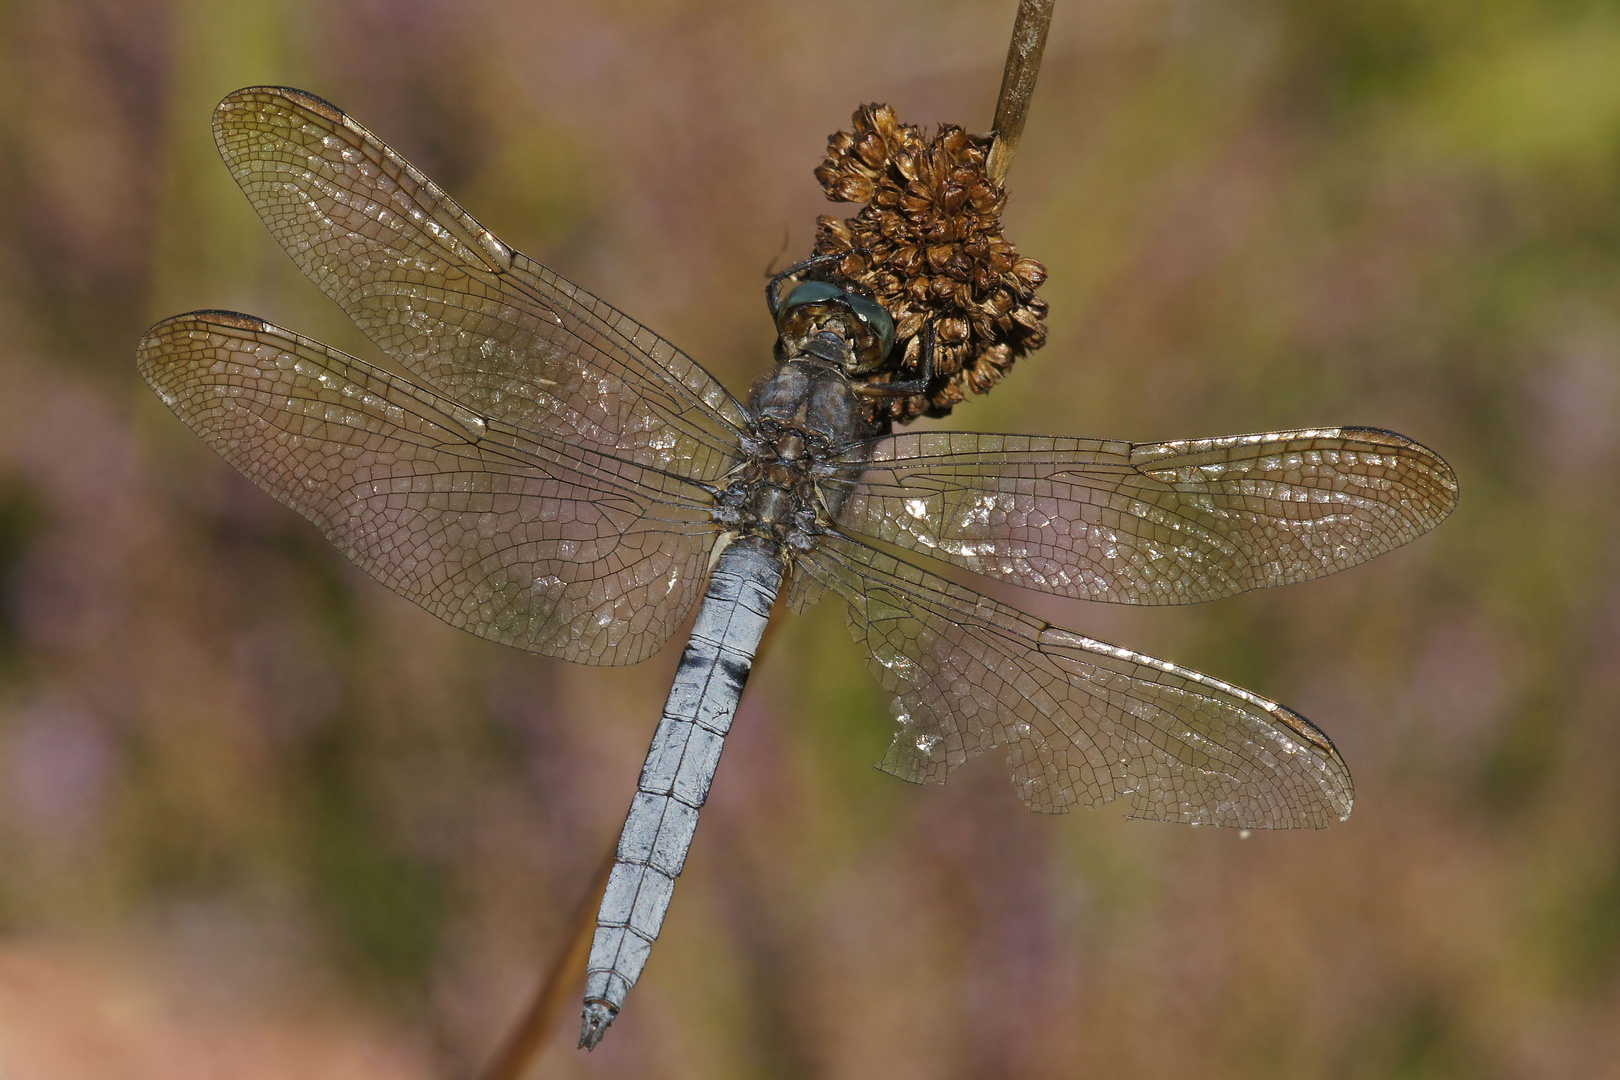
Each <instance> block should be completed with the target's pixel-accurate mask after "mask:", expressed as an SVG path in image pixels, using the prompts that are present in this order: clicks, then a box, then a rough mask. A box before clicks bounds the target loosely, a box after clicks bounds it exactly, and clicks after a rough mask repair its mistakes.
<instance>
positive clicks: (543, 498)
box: [137, 311, 715, 664]
mask: <svg viewBox="0 0 1620 1080" xmlns="http://www.w3.org/2000/svg"><path fill="white" fill-rule="evenodd" d="M137 363H138V365H139V368H140V372H141V375H142V377H144V378H145V379H146V381H147V382H148V383H150V384H151V386H152V389H153V390H155V391H157V394H158V396H159V397H160V398H162V399H163V401H164V403H165V404H167V405H168V406H169V408H171V409H173V410H174V412H175V414H176V415H177V416H179V417H180V419H182V420H184V421H185V422H186V424H187V425H189V426H190V427H191V429H192V430H193V431H195V432H196V433H197V434H198V435H199V436H201V437H202V439H203V440H204V441H205V442H207V443H208V445H209V446H211V447H213V448H214V449H215V450H216V451H218V452H219V454H220V455H221V456H222V457H224V458H225V460H226V461H228V462H230V463H231V464H232V465H234V466H235V467H236V468H237V469H238V470H240V471H241V472H242V473H243V474H244V475H246V476H247V477H248V478H249V479H250V480H252V481H253V482H254V483H255V484H257V485H259V487H261V488H263V489H264V490H265V491H267V492H269V493H270V494H271V495H273V496H275V498H277V499H279V500H280V501H281V502H283V503H285V504H286V505H288V506H290V507H292V508H293V509H294V510H296V511H298V512H299V513H300V514H303V515H304V516H305V517H307V518H309V519H310V520H311V521H313V522H314V523H315V524H316V525H318V526H319V527H320V529H321V531H322V532H324V533H325V534H326V536H327V538H328V539H330V540H331V541H332V542H333V543H334V544H336V545H337V546H338V547H339V548H341V549H342V550H343V551H344V552H345V553H346V554H347V555H348V556H349V557H350V558H352V559H353V560H354V561H355V562H356V563H358V564H359V565H360V566H361V567H362V568H363V569H364V570H365V571H366V572H367V573H368V574H370V575H371V576H372V577H374V578H376V579H377V580H378V581H380V582H382V583H383V584H384V585H387V586H388V587H389V588H391V589H393V590H394V591H395V592H397V593H399V594H400V595H401V596H404V597H407V598H409V599H410V600H413V601H415V602H416V603H418V604H420V605H421V606H422V607H424V608H426V609H427V610H428V611H430V612H432V613H433V614H435V615H437V616H439V617H440V618H441V619H444V620H445V621H446V622H448V623H450V624H452V625H453V626H458V627H461V628H462V629H465V630H470V631H472V632H473V633H475V634H477V635H479V636H480V637H485V638H489V639H490V640H492V641H499V642H502V643H504V644H508V645H516V646H518V647H519V648H523V649H528V650H531V651H533V652H539V653H545V654H547V655H549V656H559V657H562V658H564V659H568V660H574V661H578V662H581V663H590V664H628V663H633V662H635V661H637V660H640V659H643V658H645V657H646V656H648V655H650V654H651V653H652V652H653V651H654V650H656V649H657V648H658V646H659V645H661V644H662V643H663V642H664V641H665V640H666V639H667V638H668V637H669V635H670V633H671V632H672V631H673V630H674V629H675V627H676V626H677V625H679V623H680V621H681V619H682V617H683V616H684V615H685V614H686V612H687V610H688V609H689V608H690V607H691V605H692V602H693V601H694V600H695V599H696V598H697V595H698V592H699V589H700V588H701V585H702V581H703V578H704V575H705V573H706V570H707V558H708V551H709V548H710V546H711V545H712V543H713V539H714V536H715V529H714V526H713V525H712V523H711V522H710V519H709V503H710V500H709V496H708V494H707V492H706V491H705V489H703V488H702V487H700V486H699V485H697V484H694V483H692V482H691V481H689V480H686V479H684V478H683V477H681V476H679V475H675V474H671V473H667V472H661V471H659V470H656V469H652V468H648V467H645V466H643V465H641V464H638V463H636V462H634V461H631V460H626V459H624V458H617V457H612V456H608V455H604V454H601V453H598V452H596V451H595V450H594V449H592V448H591V447H589V446H583V447H582V446H579V445H576V444H574V443H571V442H569V441H568V440H566V439H560V438H554V437H551V436H547V435H540V434H535V433H533V432H525V431H520V430H518V429H516V428H514V427H512V426H511V425H510V424H506V423H503V422H501V421H500V420H497V419H493V418H490V417H488V416H482V415H480V414H478V413H477V412H475V411H473V410H471V409H468V408H466V407H464V406H462V405H460V404H458V403H457V402H455V401H452V400H450V399H448V398H445V397H443V396H441V395H439V394H436V393H434V392H432V391H430V390H426V389H423V388H421V387H418V386H415V385H413V384H412V383H411V382H409V381H408V380H406V379H402V378H399V377H396V376H393V375H390V374H389V373H387V372H385V371H382V370H380V369H378V368H375V367H372V366H370V365H369V364H366V363H364V362H363V361H361V360H357V359H355V358H354V357H352V356H348V355H346V354H344V353H340V352H338V351H336V350H335V349H329V348H327V347H326V346H324V345H322V344H320V343H319V342H316V341H311V340H309V339H307V338H302V337H299V336H297V335H296V334H293V333H290V332H289V331H286V330H283V329H281V328H280V327H277V326H273V325H271V324H270V323H267V322H263V321H262V320H259V319H255V318H253V317H251V316H247V315H237V314H234V313H231V312H217V311H196V312H192V313H190V314H188V315H178V316H176V317H174V318H172V319H166V320H165V321H163V322H161V323H158V324H157V325H156V326H154V327H153V328H152V329H151V330H150V331H148V332H147V335H146V337H145V338H143V339H142V340H141V344H140V348H139V350H138V353H137Z"/></svg>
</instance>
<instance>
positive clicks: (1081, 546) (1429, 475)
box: [829, 428, 1457, 604]
mask: <svg viewBox="0 0 1620 1080" xmlns="http://www.w3.org/2000/svg"><path fill="white" fill-rule="evenodd" d="M865 454H870V455H871V460H870V464H869V465H868V467H867V469H866V472H865V473H864V475H862V476H860V478H859V479H858V480H856V481H837V480H833V481H829V483H830V484H832V485H833V486H835V487H836V486H837V485H839V484H843V483H847V484H849V485H850V487H849V498H848V501H847V502H846V503H845V504H844V507H843V509H842V511H841V512H840V513H839V515H838V522H839V525H840V526H841V528H842V529H843V530H845V531H847V532H849V533H853V534H858V535H861V536H866V537H871V538H875V539H878V540H882V541H886V542H888V543H891V544H896V545H898V546H900V547H904V548H909V549H911V550H913V551H917V552H921V553H923V554H926V555H930V556H933V557H934V558H938V559H942V560H944V561H946V562H951V563H955V564H956V565H958V566H962V567H966V568H967V569H969V570H973V571H975V572H977V573H981V574H985V575H987V576H989V577H993V578H997V579H999V580H1002V581H1007V582H1010V583H1012V584H1015V585H1021V586H1024V587H1026V588H1031V589H1039V590H1041V591H1043V592H1049V593H1057V594H1059V595H1062V596H1074V597H1081V598H1084V599H1087V600H1107V601H1113V602H1116V603H1126V604H1190V603H1197V602H1199V601H1203V600H1214V599H1217V598H1219V597H1223V596H1232V595H1235V594H1237V593H1240V592H1245V591H1247V590H1249V589H1257V588H1261V587H1264V586H1268V585H1286V584H1289V583H1292V582H1297V581H1308V580H1310V579H1312V578H1317V577H1321V576H1323V575H1324V574H1331V573H1334V572H1336V571H1339V570H1343V569H1345V568H1347V567H1350V566H1355V565H1356V564H1357V563H1361V562H1365V561H1366V560H1367V559H1370V558H1372V557H1373V556H1375V555H1381V554H1383V553H1384V552H1386V551H1389V550H1391V549H1392V548H1396V547H1399V546H1400V545H1402V544H1404V543H1406V542H1407V541H1409V540H1412V539H1414V538H1415V537H1418V536H1421V535H1422V534H1423V533H1425V532H1427V531H1428V530H1430V529H1432V528H1434V527H1435V526H1436V525H1438V524H1439V523H1440V522H1441V521H1442V520H1444V518H1445V517H1446V515H1447V514H1449V513H1451V511H1452V508H1453V507H1455V506H1456V504H1457V478H1456V476H1455V475H1453V473H1452V471H1451V468H1450V466H1448V465H1447V464H1446V463H1445V461H1443V460H1442V459H1441V458H1440V457H1439V455H1437V454H1435V453H1434V452H1433V451H1432V450H1429V449H1427V448H1426V447H1423V446H1420V445H1419V444H1417V443H1415V442H1412V441H1411V440H1410V439H1407V438H1405V437H1403V436H1400V435H1396V434H1394V433H1392V432H1388V431H1380V430H1378V429H1376V428H1323V429H1317V430H1308V431H1279V432H1271V433H1267V434H1260V435H1233V436H1229V437H1226V438H1217V439H1191V440H1184V441H1179V442H1167V443H1126V442H1105V441H1102V440H1096V439H1056V438H1039V437H1036V436H1032V435H975V434H967V433H960V432H930V433H922V434H905V435H897V436H894V437H892V438H888V439H884V440H880V441H879V442H877V443H875V444H870V445H866V446H858V447H853V448H850V450H849V451H848V452H847V455H846V456H847V457H848V458H849V459H850V460H851V461H857V460H859V458H860V457H861V456H862V455H865Z"/></svg>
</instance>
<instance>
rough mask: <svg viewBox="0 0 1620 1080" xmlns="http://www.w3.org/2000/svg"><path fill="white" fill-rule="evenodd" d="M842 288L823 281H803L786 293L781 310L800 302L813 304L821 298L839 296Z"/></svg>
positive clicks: (795, 305) (796, 305)
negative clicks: (785, 299)
mask: <svg viewBox="0 0 1620 1080" xmlns="http://www.w3.org/2000/svg"><path fill="white" fill-rule="evenodd" d="M843 292H844V290H843V289H840V288H839V287H838V286H836V285H830V284H828V283H827V282H825V281H805V282H801V283H800V284H799V285H797V286H795V287H794V289H793V292H791V293H789V294H788V298H787V303H785V304H783V305H782V308H783V310H786V309H788V308H791V307H798V306H799V305H800V304H814V303H817V302H818V301H821V300H831V299H832V298H833V297H835V296H841V295H842V294H843Z"/></svg>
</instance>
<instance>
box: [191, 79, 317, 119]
mask: <svg viewBox="0 0 1620 1080" xmlns="http://www.w3.org/2000/svg"><path fill="white" fill-rule="evenodd" d="M265 98H280V99H282V100H283V101H286V102H288V103H289V104H291V105H292V106H293V107H294V108H298V109H304V110H307V111H308V112H312V113H314V114H315V115H317V116H319V117H321V118H322V119H324V120H329V121H331V122H332V123H334V124H341V123H342V122H343V120H344V118H345V117H346V116H347V114H346V113H345V112H344V111H343V110H342V109H340V108H338V107H337V106H336V105H334V104H332V103H331V102H330V101H327V100H326V99H325V98H323V97H319V96H317V95H315V94H312V93H310V92H309V91H308V90H299V89H298V88H297V87H293V86H271V85H265V86H244V87H242V88H241V89H240V90H232V91H231V92H230V93H229V94H226V95H225V96H224V97H223V98H221V99H220V102H219V104H218V105H216V106H214V116H215V117H216V118H217V117H220V116H222V115H224V114H225V113H228V112H230V111H231V110H232V109H235V108H239V107H241V106H243V105H247V104H252V103H255V102H257V101H262V100H263V99H265Z"/></svg>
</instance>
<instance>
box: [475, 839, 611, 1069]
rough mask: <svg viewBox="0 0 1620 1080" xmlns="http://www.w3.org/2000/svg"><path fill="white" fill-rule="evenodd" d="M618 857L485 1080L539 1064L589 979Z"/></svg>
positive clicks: (584, 904) (606, 867) (607, 864)
mask: <svg viewBox="0 0 1620 1080" xmlns="http://www.w3.org/2000/svg"><path fill="white" fill-rule="evenodd" d="M617 854H618V845H616V844H615V845H612V846H610V847H609V848H608V851H607V858H605V859H603V860H602V869H601V870H600V871H599V872H598V873H597V875H596V880H595V883H594V884H592V885H591V888H590V890H589V891H588V892H587V893H586V894H585V898H584V899H583V900H581V901H580V904H579V907H578V909H577V910H575V912H574V916H573V918H572V919H570V920H569V925H570V927H571V930H572V932H571V933H570V935H569V937H568V943H567V945H566V946H565V947H564V948H563V950H562V952H561V953H559V954H558V955H557V959H556V961H555V962H553V963H552V965H551V970H550V971H547V972H546V977H545V980H544V981H543V982H542V983H541V984H540V989H539V991H538V992H537V993H536V994H535V996H534V1000H533V1001H532V1002H530V1003H529V1008H528V1011H527V1012H525V1013H524V1014H523V1019H521V1020H519V1021H518V1023H517V1026H516V1027H514V1028H513V1029H512V1032H511V1034H509V1035H508V1036H507V1037H506V1041H505V1042H504V1043H503V1044H502V1045H501V1050H500V1053H498V1054H496V1055H495V1060H494V1061H492V1062H491V1063H490V1066H489V1069H488V1070H487V1071H486V1072H485V1073H484V1074H483V1080H523V1077H524V1076H526V1075H528V1072H529V1070H530V1069H531V1068H533V1067H534V1064H535V1062H537V1061H539V1060H540V1053H541V1051H543V1050H544V1049H545V1047H546V1041H547V1036H549V1035H550V1034H551V1029H552V1028H553V1027H554V1026H555V1024H556V1020H557V1012H558V1010H559V1009H561V1008H562V1006H563V1003H564V1002H565V1001H568V1000H569V999H570V998H571V997H572V996H573V995H572V991H573V990H575V989H576V988H578V987H579V986H580V984H582V983H583V982H584V980H585V961H586V959H587V957H588V956H589V955H590V951H591V934H592V932H593V931H594V930H595V928H596V907H597V905H598V904H599V903H601V901H602V890H604V889H606V888H607V879H608V874H610V873H611V872H612V871H613V860H614V858H615V856H617Z"/></svg>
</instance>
